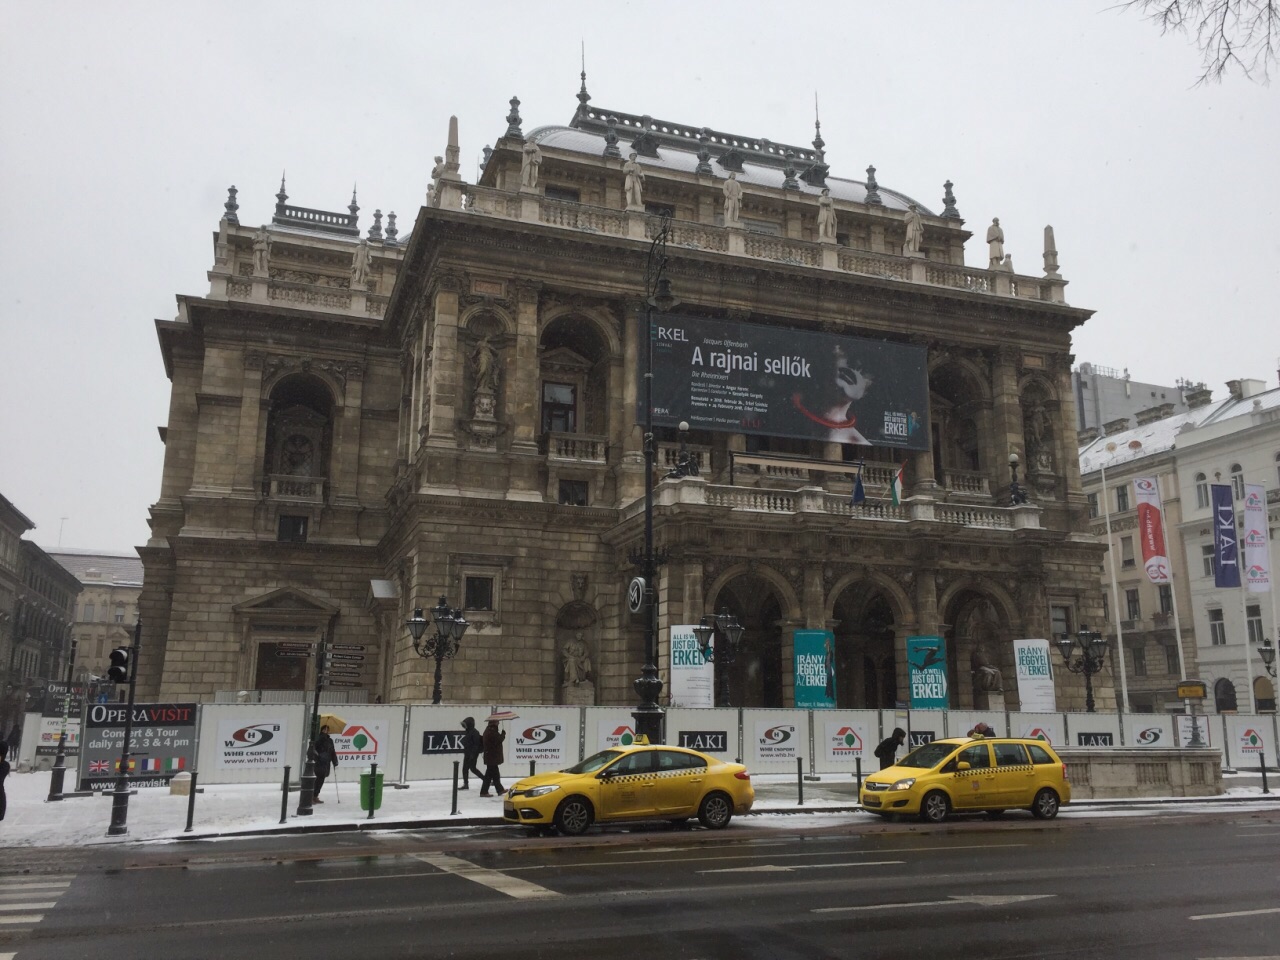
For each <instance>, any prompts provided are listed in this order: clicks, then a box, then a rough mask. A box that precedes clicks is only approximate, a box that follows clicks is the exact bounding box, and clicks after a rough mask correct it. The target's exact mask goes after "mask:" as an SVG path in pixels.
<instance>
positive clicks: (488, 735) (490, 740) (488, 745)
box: [480, 710, 515, 797]
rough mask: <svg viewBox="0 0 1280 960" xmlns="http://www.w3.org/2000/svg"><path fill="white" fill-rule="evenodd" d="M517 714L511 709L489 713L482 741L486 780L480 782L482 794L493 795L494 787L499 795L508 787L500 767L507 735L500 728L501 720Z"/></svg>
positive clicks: (484, 795) (485, 795)
mask: <svg viewBox="0 0 1280 960" xmlns="http://www.w3.org/2000/svg"><path fill="white" fill-rule="evenodd" d="M514 716H515V714H514V713H512V712H511V711H510V710H505V711H502V710H496V711H494V712H493V713H491V714H489V722H488V723H487V724H485V728H484V735H483V736H482V737H481V742H482V743H483V746H484V780H482V781H481V782H480V796H482V797H492V796H493V794H492V793H490V792H489V788H490V787H493V789H494V790H496V791H497V795H498V796H502V795H503V794H504V793H505V792H506V787H504V786H503V785H502V774H501V772H500V771H499V769H498V768H499V767H500V766H502V763H503V760H504V759H505V757H504V756H503V754H502V744H503V742H504V741H505V740H506V739H507V735H506V733H505V732H503V731H502V730H499V729H498V721H499V720H510V719H512V718H513V717H514Z"/></svg>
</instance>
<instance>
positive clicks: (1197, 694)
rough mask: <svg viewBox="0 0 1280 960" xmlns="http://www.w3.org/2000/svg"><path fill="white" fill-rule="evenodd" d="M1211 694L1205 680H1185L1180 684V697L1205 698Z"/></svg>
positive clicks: (1186, 698) (1190, 698) (1187, 698)
mask: <svg viewBox="0 0 1280 960" xmlns="http://www.w3.org/2000/svg"><path fill="white" fill-rule="evenodd" d="M1208 695H1209V687H1208V686H1207V685H1206V684H1205V682H1204V681H1203V680H1184V681H1182V682H1181V683H1180V684H1178V699H1180V700H1203V699H1204V698H1205V697H1207V696H1208Z"/></svg>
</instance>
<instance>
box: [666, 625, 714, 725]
mask: <svg viewBox="0 0 1280 960" xmlns="http://www.w3.org/2000/svg"><path fill="white" fill-rule="evenodd" d="M711 650H712V656H714V655H715V654H714V651H715V640H714V639H713V640H712V642H711ZM670 676H671V706H673V707H714V706H715V705H716V703H715V688H716V671H715V664H714V663H712V662H711V661H710V660H708V659H707V658H706V657H704V656H703V655H702V649H701V648H700V647H699V646H698V638H697V636H696V635H695V634H694V632H693V625H692V624H688V625H682V626H674V627H672V628H671V674H670Z"/></svg>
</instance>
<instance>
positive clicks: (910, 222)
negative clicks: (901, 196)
mask: <svg viewBox="0 0 1280 960" xmlns="http://www.w3.org/2000/svg"><path fill="white" fill-rule="evenodd" d="M923 241H924V220H922V219H921V218H920V211H919V209H918V208H917V207H916V205H915V204H914V203H913V204H911V206H909V207H908V208H907V238H906V240H904V241H903V243H902V253H903V255H904V256H907V257H914V256H916V255H918V254H919V253H920V244H921V243H922V242H923Z"/></svg>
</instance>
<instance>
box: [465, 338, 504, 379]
mask: <svg viewBox="0 0 1280 960" xmlns="http://www.w3.org/2000/svg"><path fill="white" fill-rule="evenodd" d="M471 365H472V369H473V370H474V372H475V378H476V392H477V393H479V392H481V391H484V392H486V393H496V392H497V390H498V348H497V347H495V346H494V345H493V341H492V340H491V339H490V338H489V334H487V333H486V334H485V335H484V336H483V337H481V338H480V339H479V341H477V343H476V345H475V349H474V350H472V351H471Z"/></svg>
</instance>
